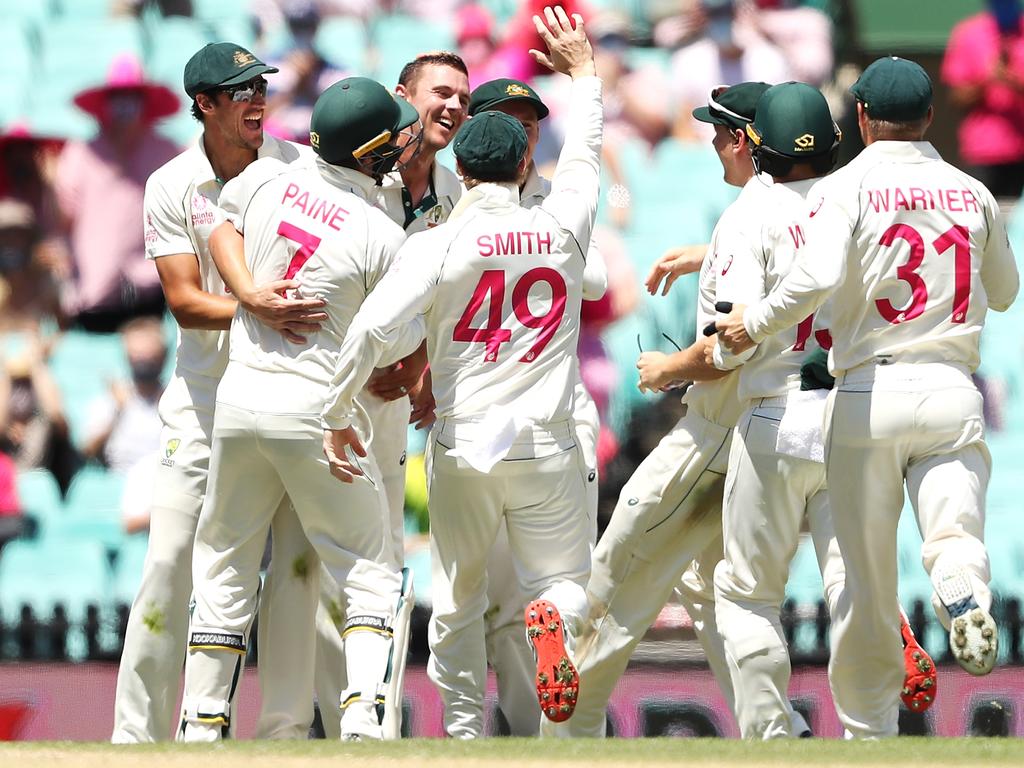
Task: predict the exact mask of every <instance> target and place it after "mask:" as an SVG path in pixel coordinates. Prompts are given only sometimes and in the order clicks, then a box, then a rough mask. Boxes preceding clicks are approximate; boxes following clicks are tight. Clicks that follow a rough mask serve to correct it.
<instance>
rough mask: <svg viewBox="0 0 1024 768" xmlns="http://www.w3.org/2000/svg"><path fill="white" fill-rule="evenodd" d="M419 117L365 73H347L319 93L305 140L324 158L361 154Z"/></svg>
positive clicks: (334, 161)
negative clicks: (364, 74) (352, 75)
mask: <svg viewBox="0 0 1024 768" xmlns="http://www.w3.org/2000/svg"><path fill="white" fill-rule="evenodd" d="M419 119H420V116H419V113H418V112H417V111H416V108H415V107H413V106H412V104H410V103H409V102H407V101H406V100H405V99H403V98H401V97H400V96H395V95H394V94H393V93H391V91H389V90H388V89H387V88H385V87H384V86H383V85H381V84H380V83H378V82H377V81H376V80H371V79H370V78H368V77H347V78H345V79H344V80H339V81H338V82H336V83H335V84H334V85H332V86H330V87H329V88H327V89H326V90H325V91H324V92H323V93H321V94H320V98H318V99H317V100H316V104H314V105H313V115H312V117H311V118H310V120H309V143H310V145H312V147H313V149H314V150H315V151H316V153H317V154H318V155H320V157H322V158H323V159H324V160H325V161H326V162H328V163H332V164H338V163H341V162H342V161H345V160H350V159H352V158H353V157H355V158H359V157H362V156H363V155H364V154H366V153H367V152H370V151H372V150H374V149H376V148H377V147H380V146H382V145H384V144H387V143H388V142H389V141H391V139H392V138H393V137H394V135H395V134H397V133H398V132H399V131H401V130H402V129H403V128H406V127H408V126H410V125H412V124H413V123H415V122H416V121H417V120H419Z"/></svg>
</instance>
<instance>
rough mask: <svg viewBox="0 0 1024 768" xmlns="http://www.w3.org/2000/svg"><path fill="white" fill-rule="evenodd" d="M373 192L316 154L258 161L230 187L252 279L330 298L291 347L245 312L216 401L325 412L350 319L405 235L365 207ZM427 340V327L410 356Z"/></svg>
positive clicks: (226, 205) (226, 196) (230, 211)
mask: <svg viewBox="0 0 1024 768" xmlns="http://www.w3.org/2000/svg"><path fill="white" fill-rule="evenodd" d="M372 195H374V182H373V179H371V178H370V177H368V176H364V175H363V174H360V173H358V172H356V171H351V170H348V169H345V168H340V167H337V166H332V165H328V164H327V163H324V162H323V161H322V160H319V159H318V160H317V161H316V162H315V164H314V165H313V166H311V167H305V168H301V167H299V168H297V167H293V166H289V165H286V164H284V163H281V162H279V161H276V160H260V161H258V162H256V163H253V164H252V165H251V166H249V167H248V168H246V170H245V171H244V172H243V173H242V174H241V175H240V176H238V177H237V178H236V179H233V180H232V181H230V182H228V184H227V185H226V186H225V187H224V192H223V193H222V194H221V198H220V207H221V209H222V210H223V211H224V214H225V215H226V216H227V218H228V220H229V221H231V222H232V223H233V224H234V226H235V228H236V229H237V230H238V231H239V232H241V233H242V234H243V235H244V237H245V259H246V264H247V266H248V268H249V271H250V272H251V274H252V277H253V282H254V283H255V284H257V285H259V284H262V283H267V282H270V281H272V280H281V279H286V278H294V279H296V280H298V281H300V283H301V288H300V289H299V291H300V295H302V296H307V297H310V296H319V297H322V298H323V299H324V300H325V301H326V302H327V304H326V306H325V307H324V311H325V312H326V313H327V320H326V321H325V322H324V323H323V324H322V325H321V327H320V330H318V331H317V332H315V333H311V334H308V335H307V339H308V341H307V343H306V344H293V343H291V342H289V341H287V340H285V338H284V337H283V336H282V335H281V334H280V333H279V332H278V331H275V330H273V329H271V328H269V327H267V326H266V325H264V324H263V323H261V322H260V321H259V320H257V319H256V318H255V317H253V316H252V315H250V314H249V313H247V312H245V311H244V310H242V309H241V308H240V309H239V310H238V312H237V313H236V315H235V319H234V321H233V322H232V324H231V345H230V346H231V350H230V362H229V364H228V368H227V370H226V371H225V374H224V378H223V379H222V380H221V384H220V387H219V388H218V390H217V401H218V402H221V403H227V404H230V405H233V406H236V407H240V408H246V409H249V410H252V411H257V412H264V413H288V414H303V415H308V414H316V415H319V414H320V412H321V410H322V409H323V404H324V397H325V395H326V393H327V387H328V384H329V382H330V380H331V377H332V376H333V374H334V370H335V363H336V358H337V354H338V350H339V348H340V347H341V343H342V340H343V339H344V338H345V333H346V330H347V329H348V326H349V323H350V322H351V320H352V317H353V316H354V315H355V313H356V311H357V310H358V309H359V306H360V305H361V304H362V303H363V300H364V299H365V298H366V296H367V294H369V293H370V291H371V290H373V288H374V286H375V285H376V284H377V283H378V281H380V279H381V277H382V276H383V275H384V273H385V272H386V271H387V269H388V268H389V267H390V266H391V262H392V260H393V259H394V256H395V254H396V253H397V252H398V248H399V247H400V246H401V244H402V242H403V241H404V240H405V233H404V232H403V231H402V229H401V227H399V226H397V225H396V224H395V223H394V222H392V221H391V220H390V219H389V218H388V217H387V215H386V214H385V213H384V212H383V211H381V210H380V209H378V208H375V207H373V206H371V205H370V204H369V203H367V201H366V198H367V197H370V196H372ZM421 339H422V330H421V331H420V332H419V333H418V334H417V335H416V339H415V343H414V344H413V345H412V346H411V347H409V348H407V349H405V351H404V354H408V353H409V352H411V351H412V350H413V349H415V345H416V344H418V343H419V341H420V340H421Z"/></svg>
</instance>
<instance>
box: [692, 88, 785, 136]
mask: <svg viewBox="0 0 1024 768" xmlns="http://www.w3.org/2000/svg"><path fill="white" fill-rule="evenodd" d="M770 87H771V86H770V85H768V83H760V82H752V83H739V84H737V85H733V86H728V85H720V86H718V87H717V88H713V89H712V90H711V93H710V94H709V95H708V104H707V106H706V107H697V108H696V109H695V110H693V116H694V117H695V118H696V119H697V120H700V121H701V122H702V123H713V124H714V125H724V126H725V127H726V128H732V129H739V130H741V131H742V130H743V129H745V128H746V127H747V123H751V122H753V121H754V115H755V114H756V112H755V110H756V107H757V101H758V99H760V98H761V94H763V93H764V92H765V91H767V90H768V89H769V88H770Z"/></svg>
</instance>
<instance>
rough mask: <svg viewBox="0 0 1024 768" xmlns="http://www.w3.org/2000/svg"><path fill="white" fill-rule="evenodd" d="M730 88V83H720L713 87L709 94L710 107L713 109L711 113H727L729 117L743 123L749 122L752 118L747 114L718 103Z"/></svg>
mask: <svg viewBox="0 0 1024 768" xmlns="http://www.w3.org/2000/svg"><path fill="white" fill-rule="evenodd" d="M728 90H729V86H728V85H719V86H716V87H715V88H712V89H711V93H709V94H708V108H709V109H710V110H711V113H712V114H716V113H718V114H721V115H725V116H727V117H731V118H733V119H734V120H739V121H740V122H742V123H749V122H750V118H749V117H747V116H746V115H741V114H739V113H738V112H733V111H732V110H731V109H729V108H728V107H723V106H722V105H721V104H719V103H718V98H719V97H720V96H721V95H722V94H723V93H725V92H726V91H728ZM716 116H717V114H716Z"/></svg>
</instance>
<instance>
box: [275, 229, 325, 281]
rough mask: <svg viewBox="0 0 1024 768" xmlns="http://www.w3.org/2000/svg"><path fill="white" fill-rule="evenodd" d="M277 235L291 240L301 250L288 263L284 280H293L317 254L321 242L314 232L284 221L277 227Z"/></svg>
mask: <svg viewBox="0 0 1024 768" xmlns="http://www.w3.org/2000/svg"><path fill="white" fill-rule="evenodd" d="M277 234H279V235H280V236H281V237H283V238H285V239H287V240H291V241H292V242H293V243H298V244H299V250H297V251H296V252H295V255H294V256H292V260H291V261H289V262H288V270H287V271H286V272H285V273H284V278H283V279H284V280H291V279H292V278H293V277H295V275H296V274H297V273H298V271H299V270H300V269H302V267H303V266H305V264H306V262H307V261H309V259H310V257H311V256H312V255H313V254H314V253H316V249H317V248H319V247H320V242H321V240H320V238H319V237H317V236H316V235H314V234H313V233H312V232H307V231H306V230H304V229H299V228H298V227H296V226H295V225H294V224H289V223H288V222H287V221H282V222H281V223H280V224H278V225H277Z"/></svg>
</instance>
